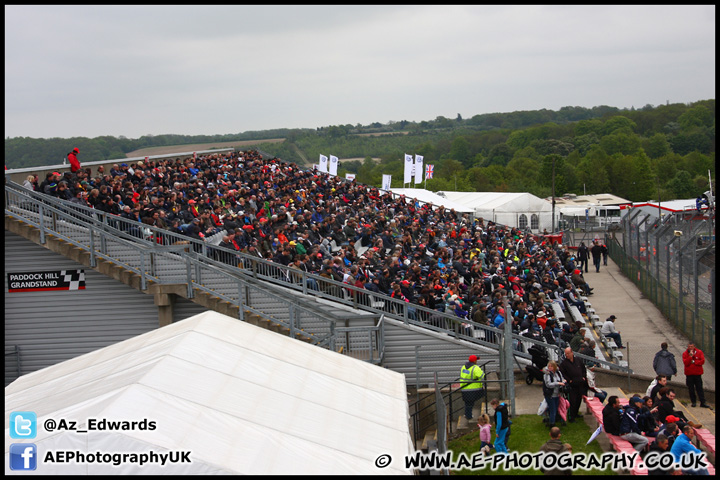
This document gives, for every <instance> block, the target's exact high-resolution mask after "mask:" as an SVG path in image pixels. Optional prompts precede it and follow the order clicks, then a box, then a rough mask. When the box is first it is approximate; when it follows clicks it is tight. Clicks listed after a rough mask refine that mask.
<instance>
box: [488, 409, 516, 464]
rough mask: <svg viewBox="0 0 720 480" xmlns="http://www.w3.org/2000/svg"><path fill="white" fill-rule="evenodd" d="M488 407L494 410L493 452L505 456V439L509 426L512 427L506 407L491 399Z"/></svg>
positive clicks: (506, 451) (508, 432) (506, 450)
mask: <svg viewBox="0 0 720 480" xmlns="http://www.w3.org/2000/svg"><path fill="white" fill-rule="evenodd" d="M490 406H491V407H493V408H494V409H495V452H496V453H502V454H506V455H507V453H508V449H507V437H508V436H509V434H510V425H512V422H511V421H510V418H509V416H508V409H507V405H505V402H502V403H501V402H500V400H498V399H497V398H493V399H492V400H490Z"/></svg>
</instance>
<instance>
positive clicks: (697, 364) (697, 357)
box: [682, 342, 710, 408]
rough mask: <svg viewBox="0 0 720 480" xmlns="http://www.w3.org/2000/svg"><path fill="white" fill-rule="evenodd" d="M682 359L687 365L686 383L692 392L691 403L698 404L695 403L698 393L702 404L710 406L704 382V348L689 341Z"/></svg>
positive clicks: (694, 405) (704, 406)
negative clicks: (706, 401)
mask: <svg viewBox="0 0 720 480" xmlns="http://www.w3.org/2000/svg"><path fill="white" fill-rule="evenodd" d="M682 360H683V364H684V365H685V384H686V385H687V387H688V390H689V392H690V403H691V404H692V406H693V407H696V406H697V404H696V403H695V398H696V393H697V398H699V399H700V406H701V407H703V408H710V405H708V404H706V403H705V392H704V390H703V382H702V374H703V364H705V354H703V352H702V350H700V349H698V348H695V344H694V343H692V342H690V343H688V346H687V350H685V351H684V352H683V354H682Z"/></svg>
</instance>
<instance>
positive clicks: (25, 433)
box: [10, 412, 37, 438]
mask: <svg viewBox="0 0 720 480" xmlns="http://www.w3.org/2000/svg"><path fill="white" fill-rule="evenodd" d="M36 435H37V415H35V412H12V413H11V414H10V438H35V436H36Z"/></svg>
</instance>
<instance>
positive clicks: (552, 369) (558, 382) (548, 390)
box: [543, 360, 565, 427]
mask: <svg viewBox="0 0 720 480" xmlns="http://www.w3.org/2000/svg"><path fill="white" fill-rule="evenodd" d="M543 372H544V375H543V396H544V397H545V402H546V403H547V408H548V415H549V419H548V426H550V427H554V426H555V418H556V417H557V413H558V407H559V406H560V390H561V389H562V388H563V387H564V386H565V378H563V376H562V373H560V371H559V370H558V364H557V363H556V362H555V361H554V360H551V361H549V362H548V364H547V366H546V367H545V368H544V369H543Z"/></svg>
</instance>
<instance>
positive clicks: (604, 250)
mask: <svg viewBox="0 0 720 480" xmlns="http://www.w3.org/2000/svg"><path fill="white" fill-rule="evenodd" d="M600 252H601V253H602V258H603V266H605V267H607V257H608V248H607V245H605V244H604V243H603V244H602V245H600Z"/></svg>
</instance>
